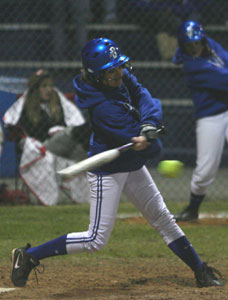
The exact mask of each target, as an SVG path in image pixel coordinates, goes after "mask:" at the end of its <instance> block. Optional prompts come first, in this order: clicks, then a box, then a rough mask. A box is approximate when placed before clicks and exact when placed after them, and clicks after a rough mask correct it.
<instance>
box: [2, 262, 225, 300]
mask: <svg viewBox="0 0 228 300" xmlns="http://www.w3.org/2000/svg"><path fill="white" fill-rule="evenodd" d="M50 261H51V260H48V261H46V262H45V266H46V270H45V273H44V274H42V275H39V284H38V285H37V283H36V280H35V275H34V274H33V273H32V274H31V276H30V279H29V281H28V284H27V286H26V287H25V288H17V289H16V290H15V291H11V292H9V293H3V294H0V299H15V300H35V299H42V300H65V299H66V300H68V299H74V300H81V299H93V300H103V299H117V300H143V299H147V300H152V299H153V300H154V299H156V300H161V299H162V300H185V299H186V300H190V299H191V300H197V299H200V300H204V299H208V300H209V299H210V300H211V299H212V300H223V299H224V300H225V299H226V300H227V299H228V287H227V286H225V287H220V288H215V287H213V288H201V289H199V288H196V285H195V280H194V277H193V274H192V272H191V271H189V270H188V268H186V267H185V266H184V265H183V264H179V263H178V264H173V265H171V266H170V264H169V265H167V264H166V261H165V260H163V259H156V261H152V260H151V259H150V260H148V259H139V260H137V261H131V260H121V259H116V261H113V260H111V261H110V260H104V259H102V260H100V259H99V261H98V262H97V264H92V265H80V264H79V265H78V264H76V263H71V264H69V263H68V265H67V264H65V263H64V261H61V262H58V261H56V260H55V262H54V263H51V262H50ZM218 267H219V268H220V270H221V271H222V272H223V274H224V276H225V277H226V278H227V276H228V272H227V270H226V269H225V267H222V266H218ZM8 268H9V267H8V266H5V267H3V268H2V267H1V270H0V279H1V285H2V286H5V287H6V286H7V287H13V286H12V283H11V282H10V279H9V269H8Z"/></svg>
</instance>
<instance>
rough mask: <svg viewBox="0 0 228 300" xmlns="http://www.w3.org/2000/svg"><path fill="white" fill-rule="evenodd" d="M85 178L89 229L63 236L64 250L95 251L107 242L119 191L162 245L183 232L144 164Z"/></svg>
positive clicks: (90, 174) (115, 212)
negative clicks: (124, 170) (124, 195)
mask: <svg viewBox="0 0 228 300" xmlns="http://www.w3.org/2000/svg"><path fill="white" fill-rule="evenodd" d="M88 180H89V183H90V187H91V202H90V225H89V229H88V231H84V232H79V233H69V234H68V235H67V239H66V249H67V253H69V254H70V253H75V252H82V251H97V250H100V249H102V248H103V247H104V246H105V245H106V244H107V242H108V240H109V237H110V234H111V232H112V229H113V226H114V223H115V220H116V215H117V210H118V205H119V201H120V196H121V193H122V191H123V192H124V193H125V194H126V196H127V198H128V200H130V201H131V202H132V203H133V204H134V205H135V206H136V207H137V208H138V209H139V211H140V212H141V213H142V214H143V216H144V217H145V218H146V219H147V220H148V222H149V223H150V224H151V225H152V226H153V227H154V228H155V229H156V230H157V231H158V232H159V233H160V235H161V236H162V238H163V239H164V241H165V243H166V244H169V243H171V242H173V241H174V240H176V239H178V238H180V237H181V236H183V235H184V233H183V231H182V230H181V229H180V227H179V226H178V225H177V224H176V222H175V219H174V218H173V215H171V213H170V212H169V210H168V209H167V207H166V204H165V203H164V201H163V198H162V196H161V194H160V192H159V190H158V189H157V186H156V185H155V183H154V181H153V179H152V177H151V175H150V173H149V172H148V170H147V168H146V167H145V166H144V167H142V168H141V169H139V170H137V171H134V172H127V173H116V174H110V175H94V174H92V173H89V174H88Z"/></svg>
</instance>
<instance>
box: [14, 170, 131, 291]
mask: <svg viewBox="0 0 228 300" xmlns="http://www.w3.org/2000/svg"><path fill="white" fill-rule="evenodd" d="M127 176H128V173H117V174H113V175H105V176H101V175H94V174H91V173H90V174H89V175H88V179H89V183H90V187H91V201H90V225H89V229H88V230H87V231H83V232H73V233H69V234H66V235H63V236H61V237H59V238H56V239H54V240H51V241H49V242H47V243H44V244H42V245H39V246H37V247H33V248H30V247H25V248H16V249H14V250H13V251H12V263H13V265H12V271H11V279H12V282H13V284H14V285H15V286H25V284H26V282H27V280H28V277H29V274H30V272H31V271H32V269H34V268H35V267H36V266H37V265H38V264H39V260H41V259H44V258H47V257H51V256H56V255H65V254H72V253H79V252H83V251H87V252H92V251H98V250H100V249H102V248H103V247H104V246H105V245H106V243H107V242H108V240H109V237H110V234H111V232H112V229H113V226H114V223H115V220H116V214H117V210H118V205H119V199H120V194H121V192H122V189H123V185H124V184H125V181H126V179H127Z"/></svg>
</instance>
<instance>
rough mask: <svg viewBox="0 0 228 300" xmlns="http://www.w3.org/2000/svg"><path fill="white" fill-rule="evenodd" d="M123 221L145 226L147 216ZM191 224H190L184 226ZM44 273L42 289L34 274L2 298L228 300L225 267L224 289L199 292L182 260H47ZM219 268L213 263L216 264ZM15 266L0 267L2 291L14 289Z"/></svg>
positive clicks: (222, 266)
mask: <svg viewBox="0 0 228 300" xmlns="http://www.w3.org/2000/svg"><path fill="white" fill-rule="evenodd" d="M124 222H129V223H144V222H147V221H146V220H145V219H144V218H142V217H134V218H128V219H126V220H124ZM199 223H200V224H201V225H204V224H205V225H208V224H210V225H224V226H227V225H228V220H227V219H202V220H199V221H197V222H191V223H189V225H190V226H192V225H194V224H195V225H198V224H199ZM185 225H187V224H185ZM42 263H44V265H45V272H44V274H38V278H39V283H38V284H37V282H36V278H35V274H34V273H33V272H32V273H31V275H30V278H29V281H28V283H27V286H26V287H25V288H16V290H14V291H10V292H5V293H0V299H1V300H5V299H13V300H36V299H41V300H68V299H69V300H85V299H91V300H107V299H110V300H144V299H145V300H198V299H200V300H227V299H228V281H227V278H228V268H227V263H226V262H224V263H223V262H219V265H218V264H217V262H216V268H218V269H219V270H220V271H221V273H222V274H223V276H224V278H225V279H224V281H225V286H224V287H219V288H216V287H212V288H201V289H200V288H197V287H196V283H195V279H194V275H193V273H192V271H191V270H190V269H189V268H188V267H186V266H185V265H184V264H183V263H182V262H181V261H180V260H178V259H175V257H174V259H173V261H171V263H170V261H167V259H166V258H164V257H159V256H158V257H156V258H153V259H149V258H143V257H142V258H138V259H135V258H134V259H133V258H131V259H130V258H129V259H123V258H112V259H110V258H103V257H99V258H98V257H97V258H96V259H92V260H91V259H90V255H88V257H87V258H85V257H84V258H83V259H80V255H75V256H74V255H72V256H71V260H69V259H68V260H66V259H64V257H62V258H58V257H56V258H50V259H47V260H44V261H42ZM212 265H213V266H214V264H212ZM9 274H10V262H9V264H7V265H3V266H1V268H0V287H4V288H6V287H8V288H13V284H12V283H11V280H10V278H9Z"/></svg>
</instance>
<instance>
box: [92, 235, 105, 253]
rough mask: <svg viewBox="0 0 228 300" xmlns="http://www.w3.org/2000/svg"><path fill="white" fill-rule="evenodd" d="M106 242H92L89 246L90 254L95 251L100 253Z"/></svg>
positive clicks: (96, 240) (97, 240)
mask: <svg viewBox="0 0 228 300" xmlns="http://www.w3.org/2000/svg"><path fill="white" fill-rule="evenodd" d="M106 244H107V243H106V242H105V241H101V240H99V239H97V238H96V239H95V240H94V241H92V242H91V243H90V246H91V251H92V252H97V251H100V250H102V249H103V248H104V247H105V246H106Z"/></svg>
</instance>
